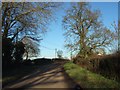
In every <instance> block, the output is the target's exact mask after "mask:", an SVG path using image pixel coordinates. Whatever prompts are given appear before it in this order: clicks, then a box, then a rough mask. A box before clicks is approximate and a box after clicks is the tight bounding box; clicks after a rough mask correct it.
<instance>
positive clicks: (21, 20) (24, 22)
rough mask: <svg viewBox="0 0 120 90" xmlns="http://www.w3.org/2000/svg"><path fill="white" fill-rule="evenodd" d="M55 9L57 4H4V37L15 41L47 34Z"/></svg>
mask: <svg viewBox="0 0 120 90" xmlns="http://www.w3.org/2000/svg"><path fill="white" fill-rule="evenodd" d="M55 7H57V4H55V3H47V2H38V3H33V2H3V3H2V37H3V38H11V40H12V41H13V40H15V38H16V39H19V38H23V37H24V36H25V35H29V36H31V37H33V36H34V35H35V36H37V35H36V34H37V33H39V34H40V33H41V32H45V31H46V29H47V28H46V26H47V25H48V23H49V22H50V20H51V18H52V13H53V11H54V9H55ZM38 38H39V37H35V39H38Z"/></svg>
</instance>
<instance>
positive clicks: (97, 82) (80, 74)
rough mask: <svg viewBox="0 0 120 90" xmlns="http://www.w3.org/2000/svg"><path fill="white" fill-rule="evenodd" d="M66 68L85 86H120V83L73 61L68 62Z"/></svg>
mask: <svg viewBox="0 0 120 90" xmlns="http://www.w3.org/2000/svg"><path fill="white" fill-rule="evenodd" d="M64 69H65V71H66V73H67V74H68V75H69V76H70V77H71V78H73V79H74V80H75V81H76V82H77V83H78V84H80V86H81V87H83V88H120V83H118V82H116V81H114V80H110V79H106V78H105V77H103V76H101V75H99V74H95V73H92V72H90V71H88V70H86V69H84V68H82V67H80V66H78V65H76V64H74V63H72V62H68V63H66V64H65V65H64Z"/></svg>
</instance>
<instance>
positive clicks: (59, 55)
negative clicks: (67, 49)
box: [57, 50, 63, 58]
mask: <svg viewBox="0 0 120 90" xmlns="http://www.w3.org/2000/svg"><path fill="white" fill-rule="evenodd" d="M62 55H63V51H62V50H58V51H57V56H58V58H62Z"/></svg>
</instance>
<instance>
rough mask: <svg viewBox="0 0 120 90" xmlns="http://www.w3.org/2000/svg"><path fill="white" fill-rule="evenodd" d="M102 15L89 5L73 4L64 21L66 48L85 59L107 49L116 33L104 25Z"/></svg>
mask: <svg viewBox="0 0 120 90" xmlns="http://www.w3.org/2000/svg"><path fill="white" fill-rule="evenodd" d="M100 15H101V13H100V11H99V10H95V11H92V10H91V9H90V5H89V3H85V2H79V3H73V5H72V7H71V8H70V9H69V10H67V12H66V16H64V19H63V26H64V29H65V31H66V32H65V36H66V41H67V43H66V47H68V48H70V49H71V48H72V50H74V51H78V54H79V55H81V56H83V57H84V58H85V57H87V56H89V55H91V54H93V53H94V52H95V51H96V49H99V48H104V47H107V46H108V45H109V44H110V43H111V42H112V41H113V40H114V32H112V31H111V30H109V29H108V28H107V27H105V26H104V25H103V23H102V21H100V19H99V18H100Z"/></svg>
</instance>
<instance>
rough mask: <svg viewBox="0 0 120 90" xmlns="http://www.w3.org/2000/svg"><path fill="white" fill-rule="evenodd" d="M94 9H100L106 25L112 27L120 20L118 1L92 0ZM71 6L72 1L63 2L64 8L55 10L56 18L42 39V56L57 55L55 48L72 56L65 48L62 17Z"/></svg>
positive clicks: (50, 56)
mask: <svg viewBox="0 0 120 90" xmlns="http://www.w3.org/2000/svg"><path fill="white" fill-rule="evenodd" d="M90 5H91V7H92V9H93V10H96V9H99V10H100V11H101V13H102V21H103V23H104V25H105V26H107V27H108V28H111V23H113V21H116V22H117V20H118V3H117V2H91V3H90ZM69 7H70V3H69V2H67V3H63V8H64V9H63V8H60V9H58V10H57V11H56V12H55V16H56V20H55V21H53V22H51V23H50V25H49V27H48V32H47V33H46V34H45V36H44V37H43V40H42V41H41V47H40V49H41V53H40V55H39V56H40V57H46V58H47V57H49V58H53V57H55V48H56V49H57V50H62V51H63V56H64V57H70V52H69V51H68V50H67V49H66V48H64V45H65V42H64V41H65V37H64V36H63V34H64V29H63V28H62V19H63V16H64V15H65V10H67V9H68V8H69Z"/></svg>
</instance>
